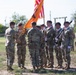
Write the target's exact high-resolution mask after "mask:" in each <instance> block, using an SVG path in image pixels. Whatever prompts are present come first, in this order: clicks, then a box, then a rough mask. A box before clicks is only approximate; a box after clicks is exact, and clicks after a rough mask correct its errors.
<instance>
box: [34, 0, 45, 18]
mask: <svg viewBox="0 0 76 75" xmlns="http://www.w3.org/2000/svg"><path fill="white" fill-rule="evenodd" d="M40 2H41V0H35V5H34V7H35V9H34V11H36V9H37V6H38V5H39V4H40ZM43 17H44V7H43V5H42V8H41V10H40V14H39V18H43Z"/></svg>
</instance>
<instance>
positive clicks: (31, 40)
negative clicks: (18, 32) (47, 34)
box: [28, 22, 42, 71]
mask: <svg viewBox="0 0 76 75" xmlns="http://www.w3.org/2000/svg"><path fill="white" fill-rule="evenodd" d="M32 27H33V28H32V29H31V30H30V31H29V32H28V44H29V51H30V56H31V60H32V65H33V69H34V71H35V70H36V69H39V66H40V61H39V58H40V54H39V50H40V46H41V41H42V33H41V31H40V30H39V29H38V28H37V27H36V22H33V23H32Z"/></svg>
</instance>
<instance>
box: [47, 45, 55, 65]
mask: <svg viewBox="0 0 76 75" xmlns="http://www.w3.org/2000/svg"><path fill="white" fill-rule="evenodd" d="M48 51H49V52H48V54H49V65H51V66H53V65H54V56H53V46H50V45H49V50H48Z"/></svg>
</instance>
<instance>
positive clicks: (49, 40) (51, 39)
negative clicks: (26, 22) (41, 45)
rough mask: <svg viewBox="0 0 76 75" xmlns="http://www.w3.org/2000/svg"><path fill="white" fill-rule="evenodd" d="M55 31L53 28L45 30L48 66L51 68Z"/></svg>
mask: <svg viewBox="0 0 76 75" xmlns="http://www.w3.org/2000/svg"><path fill="white" fill-rule="evenodd" d="M54 37H55V31H54V29H53V27H50V28H49V29H48V30H47V45H48V55H49V66H50V67H51V68H53V64H54V57H53V45H54Z"/></svg>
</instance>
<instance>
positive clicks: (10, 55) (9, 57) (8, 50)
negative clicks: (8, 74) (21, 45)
mask: <svg viewBox="0 0 76 75" xmlns="http://www.w3.org/2000/svg"><path fill="white" fill-rule="evenodd" d="M6 55H7V67H12V65H13V62H14V57H15V48H14V46H13V47H11V46H6Z"/></svg>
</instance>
